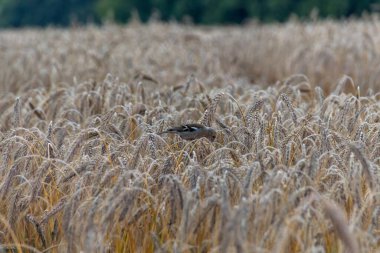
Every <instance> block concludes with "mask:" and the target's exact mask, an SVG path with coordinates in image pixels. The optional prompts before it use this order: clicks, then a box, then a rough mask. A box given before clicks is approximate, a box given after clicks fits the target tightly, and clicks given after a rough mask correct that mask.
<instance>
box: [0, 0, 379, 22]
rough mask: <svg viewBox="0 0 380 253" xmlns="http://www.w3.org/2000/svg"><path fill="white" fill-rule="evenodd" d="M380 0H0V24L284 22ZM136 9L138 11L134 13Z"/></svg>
mask: <svg viewBox="0 0 380 253" xmlns="http://www.w3.org/2000/svg"><path fill="white" fill-rule="evenodd" d="M379 4H380V0H361V1H358V0H0V26H1V27H22V26H47V25H54V26H67V25H70V24H72V23H80V24H84V23H89V22H90V23H101V22H103V21H105V20H112V21H115V22H120V23H124V22H128V20H130V18H131V16H133V15H134V16H135V17H136V16H137V17H139V19H140V20H141V21H143V22H145V21H148V20H149V18H151V17H155V18H158V19H160V20H163V21H170V20H176V21H179V22H182V21H185V20H186V21H189V20H190V21H192V22H194V23H196V24H239V23H243V22H245V21H247V20H253V19H254V20H259V21H262V22H271V21H280V22H283V21H286V20H288V19H289V17H290V16H291V15H293V14H294V15H296V16H297V17H299V18H300V19H308V18H309V17H310V14H311V13H314V14H317V15H318V17H320V18H325V17H331V18H344V17H350V16H360V15H361V14H362V13H363V12H374V11H378V10H379ZM136 14H137V15H136Z"/></svg>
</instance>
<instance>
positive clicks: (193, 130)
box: [160, 124, 216, 141]
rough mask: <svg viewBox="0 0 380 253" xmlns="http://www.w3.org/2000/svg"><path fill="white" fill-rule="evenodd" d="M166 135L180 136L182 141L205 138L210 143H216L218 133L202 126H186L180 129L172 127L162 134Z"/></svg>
mask: <svg viewBox="0 0 380 253" xmlns="http://www.w3.org/2000/svg"><path fill="white" fill-rule="evenodd" d="M165 133H174V134H178V135H179V136H180V137H181V138H182V139H185V140H195V139H199V138H202V137H205V138H208V139H209V140H210V141H214V140H215V138H216V131H215V130H214V129H212V128H211V127H206V126H204V125H201V124H186V125H182V126H178V127H172V128H169V129H167V130H166V131H164V132H162V133H160V134H165Z"/></svg>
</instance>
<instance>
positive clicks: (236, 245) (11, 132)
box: [0, 17, 380, 253]
mask: <svg viewBox="0 0 380 253" xmlns="http://www.w3.org/2000/svg"><path fill="white" fill-rule="evenodd" d="M379 66H380V20H379V19H377V18H376V17H368V18H367V19H363V20H350V21H344V22H343V21H341V22H333V21H323V22H321V21H318V22H311V23H301V22H297V21H292V22H289V23H285V24H281V25H279V24H272V25H260V24H255V23H252V24H247V25H245V26H242V27H234V26H230V27H194V26H185V25H178V24H160V23H150V24H147V25H141V24H139V23H131V24H129V25H128V26H116V25H112V24H109V25H106V26H104V27H93V26H87V27H77V28H71V29H54V28H49V29H45V30H38V29H23V30H3V31H0V91H1V93H0V118H1V120H0V152H1V154H0V242H1V243H2V244H1V246H0V252H262V253H264V252H265V253H266V252H284V253H285V252H309V253H317V252H320V253H323V252H326V253H335V252H351V253H356V252H378V251H380V219H379V215H380V182H379V181H380V177H379V172H380V102H379V98H380V93H377V92H379V91H380V67H379ZM194 122H202V123H204V124H206V125H210V126H212V127H213V128H215V129H216V130H217V138H216V141H215V142H210V141H209V140H208V139H205V138H202V139H199V140H195V141H184V140H182V139H180V138H179V137H178V136H169V135H158V134H157V133H159V132H161V131H163V130H165V129H166V128H168V127H172V126H176V125H179V124H183V123H194Z"/></svg>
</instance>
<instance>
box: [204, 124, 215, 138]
mask: <svg viewBox="0 0 380 253" xmlns="http://www.w3.org/2000/svg"><path fill="white" fill-rule="evenodd" d="M207 132H208V133H207V136H206V137H207V139H209V140H210V141H215V138H216V131H215V130H214V129H212V128H211V127H208V128H207Z"/></svg>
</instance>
